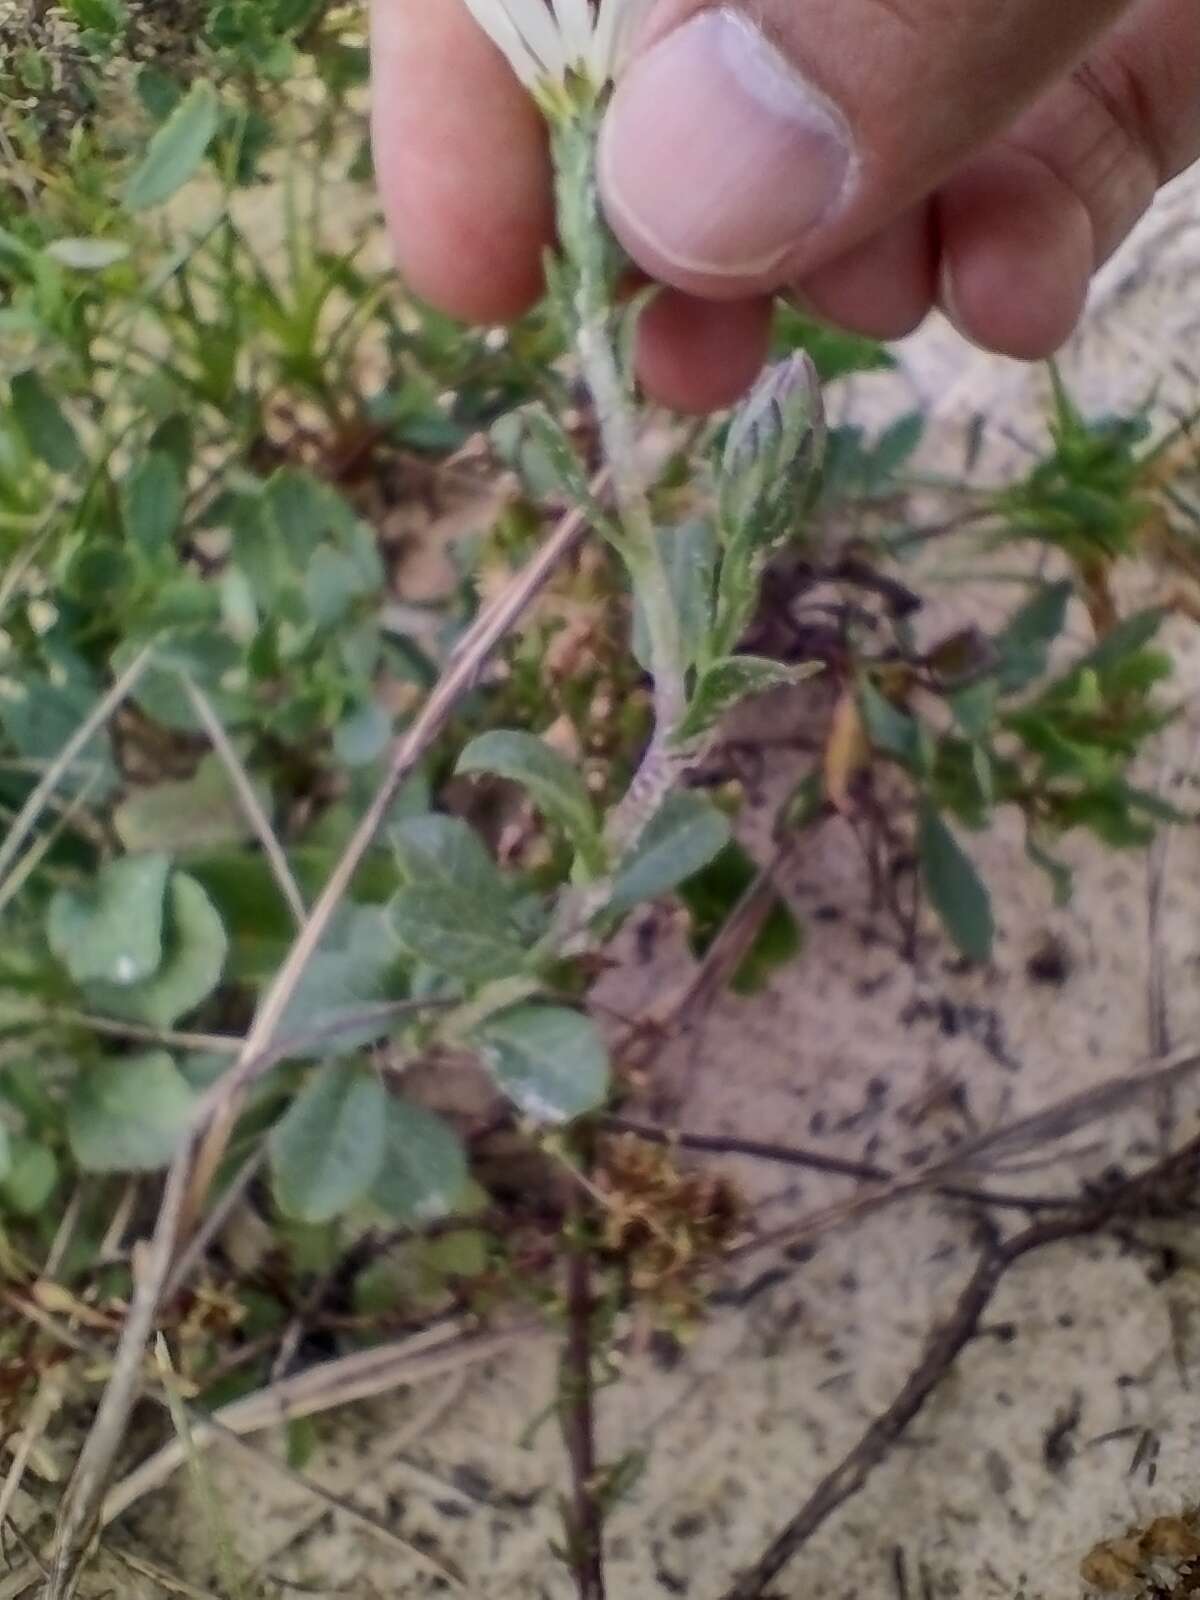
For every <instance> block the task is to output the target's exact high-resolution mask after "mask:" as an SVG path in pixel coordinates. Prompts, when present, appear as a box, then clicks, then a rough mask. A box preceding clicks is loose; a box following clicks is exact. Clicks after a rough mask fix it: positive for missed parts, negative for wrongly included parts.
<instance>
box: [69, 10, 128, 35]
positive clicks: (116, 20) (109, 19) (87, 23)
mask: <svg viewBox="0 0 1200 1600" xmlns="http://www.w3.org/2000/svg"><path fill="white" fill-rule="evenodd" d="M66 3H67V10H68V11H69V12H71V14H72V15H73V16H74V18H75V20H76V21H77V22H78V23H79V25H80V27H81V28H86V29H88V30H90V31H91V32H92V33H94V34H97V35H99V37H100V38H101V39H103V40H104V42H105V43H106V44H111V43H113V42H114V41H115V40H116V39H118V38H119V37H120V35H121V33H122V32H123V31H124V28H125V25H126V23H127V22H128V21H129V13H128V11H127V10H126V8H125V4H124V0H66Z"/></svg>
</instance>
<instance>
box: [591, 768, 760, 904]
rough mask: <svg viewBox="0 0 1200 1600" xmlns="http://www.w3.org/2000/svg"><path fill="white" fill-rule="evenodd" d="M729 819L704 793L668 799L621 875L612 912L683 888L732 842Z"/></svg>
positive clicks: (623, 867)
mask: <svg viewBox="0 0 1200 1600" xmlns="http://www.w3.org/2000/svg"><path fill="white" fill-rule="evenodd" d="M729 838H730V829H729V821H728V818H727V817H726V816H725V815H724V813H723V812H720V811H718V810H717V808H716V806H714V805H713V804H712V802H711V801H710V800H706V799H704V797H703V796H702V795H698V794H692V793H690V792H688V791H683V792H680V793H678V794H674V795H672V796H671V797H670V799H668V800H667V801H666V803H665V804H664V805H663V807H662V808H661V810H660V811H659V813H658V815H657V816H656V817H655V818H654V820H653V821H652V822H651V823H650V825H649V827H647V829H646V831H645V832H644V833H643V835H642V837H641V839H640V840H639V842H638V845H637V848H636V849H635V850H634V852H633V854H632V856H631V857H630V859H629V860H628V861H627V862H625V864H624V865H623V866H622V867H621V870H620V871H619V872H618V874H617V878H616V882H615V883H614V885H613V891H612V895H611V897H610V898H609V901H608V905H607V907H606V909H607V910H609V911H616V912H622V911H628V910H630V909H631V908H632V907H633V906H636V905H639V904H641V903H642V902H643V901H647V900H657V899H659V897H660V896H662V895H664V894H669V893H670V892H671V890H672V889H677V888H678V887H679V885H680V884H681V883H685V882H686V881H687V879H688V878H690V877H691V876H692V875H693V874H694V873H697V872H699V871H700V870H701V868H703V867H706V866H707V865H708V864H709V862H710V861H711V860H712V859H713V858H714V856H716V855H718V854H719V853H720V852H721V851H722V850H723V849H724V848H725V846H726V845H727V844H728V843H729Z"/></svg>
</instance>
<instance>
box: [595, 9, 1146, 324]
mask: <svg viewBox="0 0 1200 1600" xmlns="http://www.w3.org/2000/svg"><path fill="white" fill-rule="evenodd" d="M1126 6H1127V0H747V3H746V8H745V9H735V8H733V7H731V6H727V5H717V6H714V5H711V4H708V3H706V0H662V3H661V4H660V7H659V10H658V11H657V12H656V13H655V16H654V19H653V23H652V30H651V33H650V41H649V43H648V45H647V47H646V48H645V49H644V51H643V52H642V54H641V55H640V56H639V57H638V59H637V60H635V61H634V62H633V63H632V65H631V66H630V67H629V69H628V71H627V73H626V74H625V76H624V77H623V79H622V80H621V82H620V84H619V86H618V88H617V91H616V94H615V95H614V98H613V101H612V104H611V106H610V108H609V112H608V116H607V118H606V122H605V127H604V132H603V136H602V140H601V147H600V177H601V185H602V189H603V193H604V200H605V205H606V208H607V211H608V214H609V219H610V221H611V223H612V225H613V227H614V229H615V230H616V232H617V234H618V235H619V237H620V238H621V240H622V243H623V244H624V245H625V246H626V248H627V249H628V250H629V252H630V254H631V255H632V256H633V257H634V259H635V260H636V261H637V262H638V263H639V264H640V265H641V266H642V267H644V268H645V269H646V270H647V271H648V272H650V273H652V274H653V275H654V276H656V277H658V278H661V279H663V280H664V281H666V282H668V283H673V284H675V285H677V286H678V287H680V288H683V289H688V290H690V291H692V292H694V293H699V294H706V295H709V296H712V297H714V298H718V297H719V298H726V297H733V296H741V295H745V294H746V293H747V292H749V291H755V290H760V289H774V288H779V287H781V286H783V285H784V284H787V283H789V282H795V281H796V280H797V279H798V278H799V277H800V276H801V275H802V274H805V273H808V272H810V271H812V270H813V269H814V268H815V267H819V266H821V265H822V264H823V263H825V262H829V261H832V260H834V259H835V258H836V257H838V256H840V255H842V254H843V253H844V252H846V251H847V250H849V249H851V248H852V247H854V246H855V245H857V244H859V243H861V242H862V241H863V240H865V239H867V238H869V237H871V236H872V235H875V234H877V233H879V232H880V230H881V229H883V228H884V227H886V225H887V224H888V223H889V222H891V221H893V220H894V219H896V218H898V217H900V216H901V215H902V214H904V213H905V212H907V211H909V210H910V208H911V207H912V206H913V205H914V203H916V202H917V201H919V200H921V199H923V198H924V197H926V196H927V195H929V194H930V193H931V192H932V191H933V190H934V189H935V188H936V187H937V186H938V185H939V184H940V183H941V182H942V180H943V179H944V178H945V177H946V176H947V175H948V174H949V173H950V172H952V171H953V170H954V169H955V168H956V167H957V166H959V165H960V164H961V163H962V162H963V161H964V160H965V159H966V158H967V157H968V156H969V155H971V154H972V153H973V152H974V151H976V150H977V149H978V148H980V146H982V145H983V144H984V143H985V142H986V141H987V140H988V139H990V138H991V137H992V135H994V134H995V133H997V132H998V131H1000V130H1001V129H1003V128H1005V127H1006V126H1008V125H1009V124H1010V123H1011V121H1012V120H1013V119H1014V118H1015V116H1016V115H1017V114H1018V113H1019V112H1020V111H1021V110H1022V109H1023V108H1024V107H1025V106H1026V105H1028V104H1029V103H1030V102H1031V101H1032V100H1033V99H1034V97H1035V96H1036V95H1037V94H1038V92H1039V91H1040V90H1041V89H1042V88H1044V87H1045V86H1046V85H1047V84H1048V83H1050V82H1051V81H1052V80H1053V79H1055V78H1056V77H1058V76H1059V75H1060V74H1061V73H1062V72H1063V71H1064V70H1066V69H1067V68H1068V67H1070V66H1071V65H1073V64H1074V63H1075V62H1076V61H1077V60H1078V59H1079V58H1080V57H1081V56H1082V55H1083V54H1084V52H1085V51H1086V49H1087V47H1088V45H1089V44H1090V43H1091V42H1092V40H1093V39H1094V38H1095V37H1096V36H1097V35H1098V34H1099V33H1101V32H1102V31H1103V30H1104V28H1105V27H1106V25H1107V24H1109V23H1111V22H1112V20H1113V19H1114V18H1115V17H1117V16H1118V15H1119V14H1120V13H1121V12H1122V11H1123V10H1125V9H1126Z"/></svg>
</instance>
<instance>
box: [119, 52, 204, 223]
mask: <svg viewBox="0 0 1200 1600" xmlns="http://www.w3.org/2000/svg"><path fill="white" fill-rule="evenodd" d="M220 125H221V102H220V99H219V98H218V96H217V91H216V90H215V89H214V88H213V86H212V84H211V83H203V82H201V83H197V84H196V85H195V86H194V87H193V88H192V89H191V90H190V91H189V93H188V94H187V95H186V96H185V97H184V99H183V100H181V101H180V103H179V105H177V106H176V108H175V110H174V111H172V113H171V115H170V116H169V117H168V118H167V120H166V121H165V122H164V123H163V124H162V126H161V127H160V128H159V129H158V131H157V132H156V133H155V135H154V137H153V138H152V139H151V140H150V145H149V148H148V149H147V151H146V154H145V157H144V158H143V160H142V162H141V164H140V165H139V166H138V167H137V169H136V171H135V172H134V173H133V176H132V177H131V178H130V180H129V183H128V184H127V186H126V189H125V205H126V206H127V207H128V209H129V210H130V211H144V210H146V209H147V208H148V207H149V206H157V205H161V204H162V203H163V201H164V200H169V199H170V198H171V196H172V195H173V194H175V193H176V191H177V190H179V189H182V187H183V186H184V184H185V183H187V182H188V180H189V179H190V178H193V177H194V176H195V175H196V173H197V172H198V171H199V170H200V166H201V163H202V162H203V160H204V157H205V155H206V154H207V153H208V147H209V145H210V144H211V143H212V142H213V140H214V138H216V134H217V129H218V128H219V127H220Z"/></svg>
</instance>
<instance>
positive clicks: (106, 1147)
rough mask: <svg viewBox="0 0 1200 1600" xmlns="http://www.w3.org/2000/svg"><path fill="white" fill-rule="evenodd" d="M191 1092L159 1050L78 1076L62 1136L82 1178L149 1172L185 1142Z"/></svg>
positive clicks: (193, 1101)
mask: <svg viewBox="0 0 1200 1600" xmlns="http://www.w3.org/2000/svg"><path fill="white" fill-rule="evenodd" d="M196 1100H197V1096H196V1093H195V1091H194V1090H193V1089H192V1088H191V1087H190V1086H189V1085H188V1083H187V1082H186V1080H185V1079H184V1078H183V1077H182V1075H181V1074H180V1072H179V1070H178V1068H177V1067H176V1066H175V1063H174V1062H173V1061H172V1060H171V1057H170V1056H169V1055H167V1053H166V1051H164V1050H151V1051H149V1052H148V1053H147V1054H146V1055H139V1056H126V1057H123V1058H122V1059H120V1060H118V1061H105V1062H102V1063H101V1065H100V1066H98V1067H93V1068H92V1069H91V1070H90V1071H86V1072H83V1073H81V1074H80V1076H79V1078H78V1079H77V1080H76V1083H75V1086H74V1088H73V1089H72V1091H71V1099H70V1103H69V1105H68V1107H67V1134H68V1137H69V1138H70V1141H71V1149H72V1151H73V1152H74V1154H75V1159H76V1161H78V1163H79V1165H80V1166H81V1167H83V1169H84V1170H85V1171H87V1172H153V1171H155V1170H156V1169H157V1168H159V1167H165V1166H166V1165H167V1164H168V1163H169V1161H170V1160H171V1157H172V1156H173V1155H174V1154H175V1151H176V1148H177V1147H178V1144H179V1141H180V1140H181V1139H182V1138H183V1137H184V1135H185V1134H186V1132H187V1130H188V1125H189V1123H190V1122H191V1118H192V1113H193V1110H194V1108H195V1105H196Z"/></svg>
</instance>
